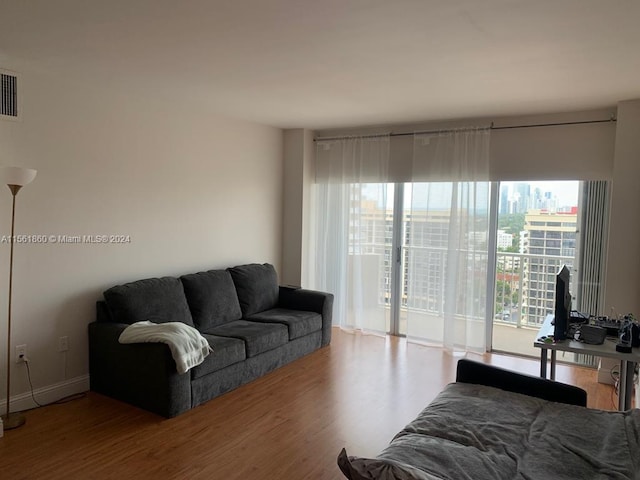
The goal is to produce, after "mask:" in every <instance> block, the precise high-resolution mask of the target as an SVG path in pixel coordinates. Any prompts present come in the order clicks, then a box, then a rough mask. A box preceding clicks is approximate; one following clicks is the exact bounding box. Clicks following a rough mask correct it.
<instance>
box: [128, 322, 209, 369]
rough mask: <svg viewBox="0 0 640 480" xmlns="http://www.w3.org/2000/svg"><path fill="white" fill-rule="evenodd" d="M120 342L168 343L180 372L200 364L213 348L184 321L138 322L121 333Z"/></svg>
mask: <svg viewBox="0 0 640 480" xmlns="http://www.w3.org/2000/svg"><path fill="white" fill-rule="evenodd" d="M118 341H119V342H120V343H166V344H167V345H168V346H169V349H170V350H171V355H172V356H173V359H174V360H175V362H176V368H177V369H178V373H186V372H187V371H189V369H190V368H191V367H195V366H196V365H200V364H201V363H202V362H203V361H204V359H205V358H206V357H207V355H209V353H211V352H212V351H213V350H212V349H211V347H210V346H209V343H208V342H207V340H206V339H205V338H204V337H203V336H202V335H200V332H198V330H196V329H195V328H193V327H190V326H189V325H186V324H184V323H182V322H167V323H152V322H137V323H133V324H131V325H129V326H128V327H127V328H125V329H124V331H123V332H122V333H121V334H120V338H119V339H118Z"/></svg>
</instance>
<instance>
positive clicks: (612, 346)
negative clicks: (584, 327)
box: [533, 315, 640, 410]
mask: <svg viewBox="0 0 640 480" xmlns="http://www.w3.org/2000/svg"><path fill="white" fill-rule="evenodd" d="M552 321H553V315H547V318H545V320H544V323H543V324H542V327H540V330H538V334H537V336H536V340H535V341H534V342H533V346H534V347H536V348H539V349H540V376H541V377H542V378H547V360H548V353H547V352H548V351H549V350H550V351H551V380H555V379H556V352H573V353H581V354H583V355H593V356H596V357H605V358H613V359H616V360H620V383H619V386H618V410H628V409H630V408H632V405H631V396H632V394H633V373H634V370H635V365H636V363H640V348H634V349H633V352H631V353H621V352H616V343H617V339H615V340H613V339H610V338H607V339H605V341H604V343H602V344H600V345H590V344H588V343H582V342H577V341H575V340H570V339H566V340H561V341H559V342H554V343H545V342H541V341H538V339H539V338H540V337H542V336H545V335H547V336H549V335H553V325H552V324H551V322H552Z"/></svg>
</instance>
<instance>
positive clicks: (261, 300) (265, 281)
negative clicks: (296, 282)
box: [229, 263, 279, 317]
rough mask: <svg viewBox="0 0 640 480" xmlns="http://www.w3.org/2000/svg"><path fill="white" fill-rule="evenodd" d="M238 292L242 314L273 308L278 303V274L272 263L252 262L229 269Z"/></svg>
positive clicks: (245, 315)
mask: <svg viewBox="0 0 640 480" xmlns="http://www.w3.org/2000/svg"><path fill="white" fill-rule="evenodd" d="M229 272H230V273H231V276H232V277H233V283H234V284H235V286H236V291H237V292H238V300H239V301H240V308H241V309H242V315H243V316H244V317H248V316H249V315H253V314H254V313H258V312H262V311H264V310H269V309H270V308H274V307H275V306H276V304H277V303H278V292H279V289H278V274H277V273H276V269H275V268H274V267H273V265H270V264H268V263H265V264H263V265H260V264H258V263H252V264H249V265H239V266H237V267H233V268H230V269H229Z"/></svg>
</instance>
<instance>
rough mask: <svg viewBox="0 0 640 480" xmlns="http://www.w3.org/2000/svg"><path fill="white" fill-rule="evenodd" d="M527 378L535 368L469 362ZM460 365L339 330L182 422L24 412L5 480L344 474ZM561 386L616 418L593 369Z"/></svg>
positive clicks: (504, 360) (3, 445)
mask: <svg viewBox="0 0 640 480" xmlns="http://www.w3.org/2000/svg"><path fill="white" fill-rule="evenodd" d="M468 357H469V358H473V359H479V360H482V361H485V362H487V363H491V364H495V365H499V366H503V367H506V368H510V369H512V370H516V371H521V372H525V373H530V374H533V375H535V374H537V373H538V368H539V367H538V362H537V361H536V360H533V359H523V358H517V357H510V356H505V355H495V354H493V355H491V354H487V355H484V356H477V355H469V356H468ZM456 362H457V357H455V356H452V355H451V354H449V353H447V352H445V351H443V350H442V349H439V348H430V347H424V346H420V345H416V344H408V343H407V342H406V341H405V340H403V339H398V338H394V337H386V338H383V337H376V336H365V335H360V334H349V333H345V332H342V331H340V330H337V329H334V332H333V341H332V344H331V345H330V346H329V347H327V348H324V349H322V350H320V351H317V352H315V353H313V354H311V355H308V356H307V357H305V358H303V359H300V360H298V361H296V362H294V363H292V364H290V365H287V366H285V367H283V368H281V369H279V370H277V371H275V372H272V373H271V374H269V375H266V376H265V377H262V378H260V379H258V380H256V381H254V382H252V383H250V384H248V385H245V386H243V387H241V388H239V389H237V390H235V391H233V392H230V393H228V394H226V395H223V396H222V397H219V398H217V399H214V400H212V401H210V402H208V403H206V404H205V405H201V406H199V407H197V408H195V409H193V410H191V411H189V412H187V413H186V414H184V415H181V416H179V417H177V418H174V419H169V420H167V419H163V418H161V417H158V416H156V415H153V414H151V413H148V412H145V411H143V410H140V409H137V408H134V407H132V406H129V405H127V404H124V403H121V402H118V401H116V400H112V399H110V398H108V397H104V396H102V395H98V394H95V393H89V394H88V395H87V396H86V397H84V398H81V399H79V400H74V401H72V402H68V403H65V404H62V405H51V406H48V407H44V408H40V409H36V410H32V411H29V412H27V424H26V425H25V426H23V427H21V428H19V429H16V430H12V431H7V432H5V436H4V437H3V438H2V439H0V472H1V477H2V478H10V479H12V480H20V479H51V480H57V479H88V478H91V479H118V480H123V479H125V478H126V479H129V478H136V479H154V480H164V479H209V480H211V479H236V478H238V479H246V478H252V479H314V480H324V479H326V480H329V479H332V480H333V479H340V478H343V477H342V475H341V474H340V472H339V470H338V468H337V466H336V457H337V454H338V453H339V451H340V450H341V449H342V448H343V447H346V448H347V451H348V452H349V453H350V454H353V455H359V456H375V455H376V454H377V453H378V452H379V451H380V450H381V449H382V448H384V447H385V446H386V445H387V443H388V442H389V441H390V440H391V438H392V437H393V435H394V434H395V433H396V432H397V431H398V430H400V429H401V428H402V427H403V426H404V425H405V424H407V423H408V422H409V421H411V420H412V419H413V418H414V417H415V416H416V415H417V414H418V413H419V412H420V410H422V409H423V408H424V407H425V406H426V405H427V404H428V403H429V402H430V401H431V400H433V398H434V397H435V396H436V395H437V394H438V392H439V391H440V390H441V389H442V388H443V387H444V386H445V385H446V384H447V383H449V382H451V381H453V380H454V377H455V365H456ZM557 378H558V380H560V381H563V382H565V383H570V384H573V385H577V386H580V387H582V388H584V389H586V390H587V392H588V399H589V400H588V402H589V406H590V407H592V408H601V409H607V410H613V409H614V408H615V404H616V401H617V399H616V398H615V397H614V395H613V389H612V387H610V386H608V385H602V384H598V383H597V382H596V372H595V371H594V370H592V369H587V368H580V367H571V366H566V365H560V366H559V367H558V371H557Z"/></svg>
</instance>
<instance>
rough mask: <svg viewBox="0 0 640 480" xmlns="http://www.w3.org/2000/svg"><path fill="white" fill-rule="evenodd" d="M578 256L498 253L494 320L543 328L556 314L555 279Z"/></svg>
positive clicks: (571, 264)
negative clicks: (546, 321) (547, 319)
mask: <svg viewBox="0 0 640 480" xmlns="http://www.w3.org/2000/svg"><path fill="white" fill-rule="evenodd" d="M573 263H574V257H572V256H552V255H531V254H522V253H507V252H498V253H497V254H496V265H497V269H496V272H497V273H496V302H495V307H494V323H503V324H509V325H515V326H517V327H535V328H537V327H539V326H540V325H541V324H542V322H543V321H544V319H545V317H546V316H547V315H548V314H550V313H553V309H554V304H555V278H556V274H557V273H558V271H559V270H560V268H561V267H562V266H563V265H567V266H569V268H572V267H573Z"/></svg>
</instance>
